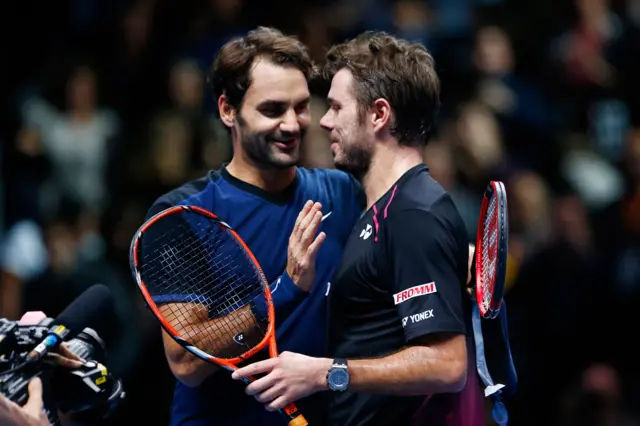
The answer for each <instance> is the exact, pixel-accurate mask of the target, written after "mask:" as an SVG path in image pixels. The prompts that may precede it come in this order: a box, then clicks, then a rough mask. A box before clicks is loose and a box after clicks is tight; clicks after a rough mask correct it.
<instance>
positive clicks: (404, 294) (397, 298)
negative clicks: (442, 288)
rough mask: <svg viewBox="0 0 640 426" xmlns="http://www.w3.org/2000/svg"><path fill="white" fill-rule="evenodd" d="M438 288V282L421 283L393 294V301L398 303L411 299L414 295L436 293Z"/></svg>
mask: <svg viewBox="0 0 640 426" xmlns="http://www.w3.org/2000/svg"><path fill="white" fill-rule="evenodd" d="M437 291H438V290H437V289H436V283H435V282H430V283H427V284H420V285H417V286H415V287H411V288H408V289H406V290H403V291H401V292H399V293H396V294H394V295H393V301H394V302H395V304H396V305H398V304H400V303H402V302H405V301H407V300H409V299H413V298H414V297H418V296H424V295H425V294H431V293H436V292H437Z"/></svg>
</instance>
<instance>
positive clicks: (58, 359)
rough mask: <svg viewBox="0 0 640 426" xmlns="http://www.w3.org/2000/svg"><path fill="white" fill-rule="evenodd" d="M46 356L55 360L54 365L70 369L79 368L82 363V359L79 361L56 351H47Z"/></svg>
mask: <svg viewBox="0 0 640 426" xmlns="http://www.w3.org/2000/svg"><path fill="white" fill-rule="evenodd" d="M47 357H48V358H49V359H51V360H52V361H53V362H55V363H56V365H59V366H60V367H63V368H68V369H70V370H73V369H76V368H80V367H82V365H83V364H84V363H83V362H82V361H79V360H77V359H70V358H66V357H65V356H62V355H60V354H56V353H49V354H47Z"/></svg>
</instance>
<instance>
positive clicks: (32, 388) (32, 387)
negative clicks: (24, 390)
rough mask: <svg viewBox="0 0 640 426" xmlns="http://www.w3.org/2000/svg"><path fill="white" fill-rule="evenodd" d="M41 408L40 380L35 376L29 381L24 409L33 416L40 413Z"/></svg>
mask: <svg viewBox="0 0 640 426" xmlns="http://www.w3.org/2000/svg"><path fill="white" fill-rule="evenodd" d="M42 408H43V402H42V381H41V380H40V378H38V377H36V378H34V379H32V380H31V381H30V382H29V399H28V400H27V403H26V404H25V405H24V409H25V410H26V411H28V412H29V413H30V414H31V415H33V416H34V417H35V416H39V415H40V413H42Z"/></svg>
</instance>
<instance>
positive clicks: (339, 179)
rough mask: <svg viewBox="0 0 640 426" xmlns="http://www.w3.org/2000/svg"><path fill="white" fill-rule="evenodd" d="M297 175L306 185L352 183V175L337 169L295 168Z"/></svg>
mask: <svg viewBox="0 0 640 426" xmlns="http://www.w3.org/2000/svg"><path fill="white" fill-rule="evenodd" d="M297 173H298V176H299V177H300V178H301V179H302V180H303V181H304V182H305V184H307V185H352V181H353V177H352V176H351V175H350V174H348V173H345V172H343V171H341V170H337V169H320V168H313V169H310V168H306V167H298V168H297Z"/></svg>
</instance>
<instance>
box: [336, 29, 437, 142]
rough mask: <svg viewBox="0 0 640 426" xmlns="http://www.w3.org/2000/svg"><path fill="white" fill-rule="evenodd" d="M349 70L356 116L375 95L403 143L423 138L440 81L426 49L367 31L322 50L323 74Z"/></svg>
mask: <svg viewBox="0 0 640 426" xmlns="http://www.w3.org/2000/svg"><path fill="white" fill-rule="evenodd" d="M342 68H347V69H348V70H349V71H351V73H352V74H353V78H354V83H355V84H354V86H355V87H354V89H355V96H356V98H357V100H358V111H359V113H360V115H361V116H364V113H365V112H366V111H367V110H368V109H369V108H370V107H371V106H372V104H373V102H374V101H375V100H376V99H379V98H384V99H386V100H387V101H388V102H389V104H390V105H391V109H392V110H393V118H392V120H393V121H392V127H391V134H392V135H393V136H395V137H396V138H397V139H398V143H400V144H401V145H405V146H420V145H425V144H426V143H427V139H428V137H429V132H430V130H431V126H432V124H433V121H434V120H435V115H436V113H437V110H438V107H439V104H440V80H439V79H438V75H437V74H436V70H435V63H434V60H433V57H432V56H431V54H430V53H429V52H428V51H427V49H426V48H425V47H424V46H423V45H421V44H419V43H411V42H408V41H406V40H402V39H399V38H396V37H394V36H392V35H390V34H388V33H385V32H373V31H367V32H365V33H362V34H360V35H359V36H357V37H356V38H354V39H352V40H348V41H346V42H344V43H341V44H338V45H335V46H333V47H332V48H331V49H330V50H329V51H328V52H327V62H326V64H325V67H324V77H325V78H327V79H329V80H330V79H332V78H333V76H334V75H335V74H336V73H337V72H338V71H340V70H341V69H342Z"/></svg>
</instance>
